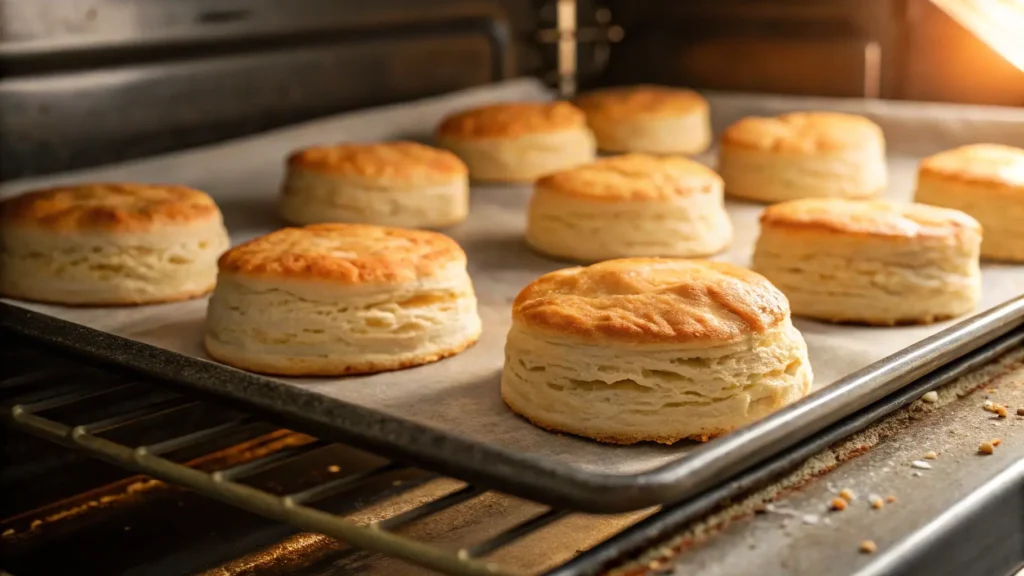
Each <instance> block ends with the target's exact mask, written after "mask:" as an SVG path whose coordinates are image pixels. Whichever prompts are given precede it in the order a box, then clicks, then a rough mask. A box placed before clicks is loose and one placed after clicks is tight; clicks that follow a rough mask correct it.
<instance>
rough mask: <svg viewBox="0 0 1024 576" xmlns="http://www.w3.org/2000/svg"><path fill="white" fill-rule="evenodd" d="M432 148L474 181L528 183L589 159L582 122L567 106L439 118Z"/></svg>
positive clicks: (509, 107)
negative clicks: (454, 158)
mask: <svg viewBox="0 0 1024 576" xmlns="http://www.w3.org/2000/svg"><path fill="white" fill-rule="evenodd" d="M436 139H437V144H438V145H439V146H441V147H442V148H446V149H448V150H451V151H452V152H454V153H455V154H457V155H458V156H459V157H460V158H462V159H463V160H464V161H465V162H466V165H467V166H469V176H470V178H472V179H473V180H478V181H495V182H532V181H533V180H535V179H537V178H539V177H541V176H543V175H545V174H549V173H551V172H555V171H557V170H564V169H566V168H572V167H574V166H579V165H581V164H586V163H587V162H590V161H592V160H593V159H594V157H595V155H596V149H595V148H596V145H595V143H594V135H593V134H592V133H591V132H590V129H589V128H587V122H586V116H584V114H583V112H582V111H581V110H580V109H579V108H577V107H575V106H573V105H572V104H570V103H568V102H524V103H509V104H493V105H490V106H484V107H482V108H475V109H473V110H467V111H465V112H461V113H459V114H455V115H453V116H449V117H448V118H445V119H444V121H442V122H441V125H440V126H438V128H437V134H436Z"/></svg>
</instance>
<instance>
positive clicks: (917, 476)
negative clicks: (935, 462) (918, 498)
mask: <svg viewBox="0 0 1024 576" xmlns="http://www.w3.org/2000/svg"><path fill="white" fill-rule="evenodd" d="M911 476H913V477H914V478H920V477H921V476H924V474H921V473H920V472H918V471H917V470H915V471H914V472H913V473H912V474H911Z"/></svg>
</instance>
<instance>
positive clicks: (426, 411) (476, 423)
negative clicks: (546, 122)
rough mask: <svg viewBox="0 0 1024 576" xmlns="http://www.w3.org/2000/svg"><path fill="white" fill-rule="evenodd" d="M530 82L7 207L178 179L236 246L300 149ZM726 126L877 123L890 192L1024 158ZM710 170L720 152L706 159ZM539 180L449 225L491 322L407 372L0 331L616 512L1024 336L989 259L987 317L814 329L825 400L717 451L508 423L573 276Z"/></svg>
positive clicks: (398, 125)
mask: <svg viewBox="0 0 1024 576" xmlns="http://www.w3.org/2000/svg"><path fill="white" fill-rule="evenodd" d="M549 97H550V95H549V93H548V91H547V90H546V89H544V88H543V87H542V86H540V85H539V84H538V83H536V82H534V81H530V80H526V81H523V80H520V81H514V82H509V83H503V84H498V85H493V86H489V87H484V88H480V89H475V90H471V91H467V92H464V93H459V94H452V95H448V96H444V97H440V98H435V99H431V100H427V101H422V102H417V103H412V104H406V105H400V106H392V107H387V108H383V109H377V110H371V111H364V112H360V113H356V114H348V115H343V116H338V117H334V118H329V119H324V120H320V121H316V122H311V123H307V124H302V125H298V126H294V127H290V128H286V129H282V130H277V131H273V132H270V133H266V134H263V135H259V136H256V137H252V138H247V139H243V140H239V141H233V142H228V143H224V144H220V145H217V146H212V147H207V148H202V149H197V150H193V151H188V152H183V153H178V154H173V155H169V156H164V157H160V158H152V159H148V160H143V161H137V162H132V163H128V164H123V165H119V166H111V167H106V168H100V169H95V170H90V171H85V172H79V173H69V174H64V175H60V176H58V177H51V178H45V179H35V180H28V181H22V182H13V183H10V184H7V185H4V186H3V187H2V188H0V195H3V196H6V195H9V194H14V193H17V192H19V191H22V190H25V189H28V188H33V187H36V186H42V185H49V184H54V183H58V182H66V181H75V180H140V181H174V182H181V183H185V184H189V185H193V186H196V187H199V188H202V189H204V190H207V191H208V192H210V193H211V194H212V195H213V196H214V198H216V199H217V201H218V203H219V204H220V205H221V208H222V210H223V212H224V214H225V219H226V222H227V225H228V227H229V230H230V231H231V233H232V238H233V240H234V241H235V242H240V241H244V240H247V239H249V238H251V237H253V236H256V235H258V234H262V233H265V232H268V231H270V230H272V229H275V228H277V227H280V226H281V225H282V223H281V222H279V221H278V219H277V217H276V215H275V210H274V204H275V199H276V195H277V193H278V186H279V183H280V179H281V172H282V160H283V158H284V157H285V156H286V155H287V153H288V152H290V151H291V150H293V149H295V148H298V147H301V146H306V145H311V144H317V143H323V142H331V141H339V140H376V139H389V138H415V139H421V140H427V139H429V134H430V130H431V128H432V127H433V126H434V125H435V124H436V122H437V121H438V119H439V118H440V117H442V116H443V115H444V114H446V113H449V112H451V111H453V110H456V109H460V108H464V107H466V106H470V105H476V104H480V103H483V102H492V101H497V100H514V99H544V98H549ZM709 100H710V102H711V106H712V111H713V125H714V126H715V128H716V130H720V129H721V128H722V127H723V126H724V125H725V124H727V123H729V122H731V121H733V120H735V119H736V118H738V117H740V116H742V115H746V114H754V113H778V112H782V111H786V110H794V109H812V108H813V109H840V110H846V111H851V112H860V113H865V114H868V115H870V116H872V117H873V118H875V119H876V121H878V122H879V123H880V124H881V125H882V127H883V129H884V130H885V131H886V136H887V139H888V142H889V148H890V151H891V158H890V160H891V162H890V171H891V174H892V186H891V195H892V196H894V197H897V198H907V197H908V196H909V194H910V191H911V189H912V184H913V169H914V166H915V165H916V161H917V159H918V158H919V157H920V156H922V155H924V154H927V153H931V152H934V151H937V150H941V149H944V148H948V147H951V146H955V145H960V144H965V143H969V142H973V141H996V142H1005V143H1007V144H1015V145H1018V146H1024V113H1021V111H1013V110H996V109H987V108H972V107H959V106H934V105H925V106H922V105H912V104H908V103H883V102H868V101H862V100H855V101H843V100H826V99H805V98H782V97H754V96H749V95H731V94H711V95H709ZM698 159H700V160H703V161H707V162H709V163H710V162H711V160H712V159H713V155H712V154H708V155H704V156H702V157H700V158H698ZM529 193H530V190H529V188H528V187H523V186H474V187H473V191H472V209H471V217H470V219H469V221H467V222H466V223H464V224H462V225H459V226H456V227H453V228H452V229H449V230H447V231H446V232H447V233H449V234H450V235H451V236H452V237H454V238H455V239H456V240H458V241H459V242H460V244H462V246H463V247H464V248H465V250H466V252H467V254H468V255H469V260H470V273H471V275H472V277H473V280H474V284H475V286H476V288H477V292H478V296H479V300H480V313H481V316H482V317H483V320H484V326H485V329H484V334H483V336H482V338H481V341H480V342H479V343H478V344H477V345H476V346H475V347H473V348H471V349H470V350H468V351H467V352H465V353H463V354H460V355H458V356H455V357H454V358H450V359H447V360H444V361H441V362H438V363H435V364H431V365H428V366H423V367H418V368H414V369H409V370H403V371H399V372H390V373H385V374H379V375H373V376H364V377H351V378H343V379H284V378H270V377H263V376H258V375H254V374H250V373H246V372H242V371H239V370H235V369H232V368H229V367H226V366H222V365H219V364H216V363H213V362H211V361H208V360H207V359H206V356H205V354H204V353H203V350H202V347H201V340H202V323H203V317H204V314H205V301H203V300H196V301H191V302H184V303H176V304H167V305H158V306H147V307H139V308H114V309H108V308H104V309H88V308H65V307H59V306H47V305H37V304H26V303H16V302H12V301H6V302H7V303H8V304H11V305H3V307H2V308H0V322H2V323H3V324H4V325H6V326H8V327H9V328H11V329H12V330H15V331H16V332H19V333H21V334H24V335H27V336H31V337H34V338H38V339H41V340H44V341H47V342H50V343H53V344H57V345H59V346H61V347H64V348H67V349H70V350H73V351H76V352H78V353H80V354H84V355H86V356H89V357H92V358H94V359H95V360H97V361H100V362H105V363H110V364H115V365H123V366H126V367H129V368H134V369H137V370H141V371H143V372H145V373H147V374H150V375H153V376H156V377H159V378H161V379H163V380H165V381H167V382H169V383H173V384H178V385H186V386H190V387H192V388H195V389H198V390H202V391H206V392H210V393H213V394H216V395H218V396H222V397H227V398H230V399H234V400H237V401H240V402H244V403H246V404H248V405H250V406H255V407H257V408H259V409H262V410H265V411H269V412H274V413H276V414H278V415H280V416H282V417H284V418H286V419H288V420H290V421H294V422H296V423H299V424H302V425H303V426H305V427H307V428H310V429H312V430H314V431H316V432H317V433H319V434H321V435H324V436H327V437H332V438H336V439H338V440H342V441H346V442H351V443H354V444H358V445H360V446H363V447H367V448H370V449H372V450H375V451H377V452H380V453H383V454H386V455H388V456H390V457H393V458H399V459H403V460H407V461H411V462H414V463H417V464H420V465H423V466H426V467H429V468H432V469H434V470H437V471H439V472H443V473H445V474H449V475H452V476H456V477H459V478H462V479H465V480H468V481H470V482H474V483H476V484H479V485H482V486H486V487H489V488H494V489H498V490H502V491H505V492H508V493H512V494H516V495H520V496H524V497H527V498H530V499H533V500H536V501H539V502H544V503H547V504H550V505H553V506H558V507H566V508H573V509H579V510H585V511H592V512H616V511H624V510H630V509H637V508H643V507H646V506H651V505H655V504H661V503H665V502H669V501H678V500H682V499H685V498H688V497H691V496H694V495H696V494H697V493H699V492H701V491H703V490H705V489H707V488H709V487H711V486H713V485H716V484H718V483H721V482H723V481H725V480H726V479H728V478H729V477H731V476H733V475H734V474H736V473H738V472H740V471H742V470H743V469H745V468H747V467H749V466H753V465H755V464H757V463H758V462H760V461H762V460H763V459H764V458H767V457H770V456H772V455H773V454H777V453H778V452H779V451H781V450H783V449H785V448H787V447H790V446H792V445H793V444H794V443H796V442H799V441H801V440H803V439H805V438H807V437H809V436H810V435H812V434H814V433H815V432H818V431H821V430H822V429H824V428H825V427H826V426H828V425H830V424H833V423H835V422H837V421H839V420H840V419H842V418H843V417H845V416H848V415H850V414H852V413H854V412H856V411H857V410H859V409H861V408H864V407H865V406H867V405H869V404H871V403H872V402H875V401H877V400H879V399H881V398H883V397H884V396H886V395H887V394H889V393H892V392H894V391H896V390H898V389H900V388H901V387H902V386H904V385H906V384H908V383H910V382H912V381H914V380H915V379H917V378H919V377H921V376H922V375H924V374H927V373H929V372H931V371H933V370H935V369H937V368H938V367H940V366H942V365H944V364H945V363H947V362H949V361H951V360H953V359H955V358H958V357H960V356H962V355H964V354H967V353H969V352H970V351H972V350H974V349H976V348H978V347H980V346H982V345H984V344H985V343H987V342H990V341H992V340H993V339H995V338H998V337H999V336H1000V335H1002V334H1005V333H1007V332H1008V331H1010V330H1012V329H1013V328H1015V327H1017V326H1020V325H1022V324H1024V298H1022V297H1020V295H1021V292H1022V287H1024V267H1022V266H1010V265H997V264H985V265H984V267H983V275H984V286H985V288H984V296H983V302H982V307H981V309H982V310H986V311H985V312H982V313H981V314H979V315H977V316H974V317H972V318H968V319H966V320H961V321H960V322H946V323H940V324H936V325H932V326H917V327H898V328H870V327H857V326H832V325H826V324H821V323H817V322H812V321H805V320H798V321H797V322H796V324H797V326H798V328H800V329H801V331H802V332H803V333H804V335H805V338H806V340H807V342H808V346H809V349H810V357H811V363H812V365H813V366H814V369H815V374H816V383H815V386H816V389H817V391H816V392H815V393H814V394H812V395H811V396H809V397H808V398H806V399H804V400H803V401H801V402H799V403H797V404H795V405H793V406H790V407H788V408H786V409H784V410H782V411H780V412H778V413H776V414H774V415H773V416H771V417H769V418H767V419H765V420H763V421H761V422H759V423H757V424H755V425H753V426H750V427H747V428H745V429H743V430H740V431H737V432H735V433H733V434H731V435H729V436H726V437H724V438H720V439H717V440H713V441H711V442H708V443H706V444H703V445H699V444H694V443H678V444H676V445H673V446H670V447H669V446H657V445H651V444H642V445H636V446H627V447H622V446H607V445H603V444H599V443H596V442H591V441H589V440H584V439H580V438H575V437H572V436H563V435H557V434H551V433H548V432H544V431H542V430H539V429H537V428H534V427H533V426H531V425H530V424H528V423H527V422H525V421H524V420H522V419H520V418H518V417H517V416H515V415H513V414H512V413H511V412H509V411H508V410H507V409H506V408H505V407H504V405H503V404H502V402H501V399H500V396H499V393H498V381H499V377H500V370H501V363H502V360H503V353H502V347H503V344H504V336H505V332H506V331H507V329H508V325H509V323H510V318H509V305H510V302H511V300H512V299H513V298H514V296H515V295H516V293H517V292H518V291H519V289H520V288H522V286H524V285H525V284H526V283H528V282H529V281H530V280H532V279H533V278H534V277H536V276H538V275H540V274H542V273H545V272H548V271H551V270H555V269H558V268H561V267H564V266H567V265H568V264H566V263H562V262H556V261H552V260H549V259H547V258H544V257H542V256H539V255H537V254H534V253H532V252H531V251H529V250H528V249H527V248H526V247H525V245H524V243H523V242H522V239H521V238H522V226H523V213H524V206H525V203H526V201H527V199H528V197H529ZM761 208H762V207H761V206H759V205H755V204H749V203H740V202H729V205H728V209H729V211H730V214H731V216H732V218H733V220H734V223H735V224H736V228H737V237H736V241H735V243H734V246H733V248H732V249H731V250H730V251H729V252H728V253H727V254H724V255H722V256H721V257H720V258H721V259H723V260H729V261H733V262H735V263H738V264H741V265H746V264H747V263H748V262H749V257H750V252H751V250H752V247H753V242H754V239H755V238H756V234H757V224H756V221H757V216H758V214H759V212H760V210H761Z"/></svg>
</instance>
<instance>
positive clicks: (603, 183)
mask: <svg viewBox="0 0 1024 576" xmlns="http://www.w3.org/2000/svg"><path fill="white" fill-rule="evenodd" d="M536 188H537V190H538V191H542V192H543V193H554V194H562V195H565V196H575V197H581V198H587V199H591V200H606V201H609V202H614V201H620V200H622V201H628V200H636V201H645V200H647V201H651V200H671V199H673V198H678V197H680V196H689V195H693V194H702V193H709V192H711V191H713V190H715V189H717V190H721V189H722V178H721V177H719V175H718V174H716V173H715V172H714V170H711V169H710V168H708V167H706V166H704V165H703V164H700V163H699V162H695V161H693V160H690V159H688V158H683V157H681V156H649V155H646V154H623V155H621V156H612V157H611V158H604V159H602V160H598V161H597V162H593V163H591V164H587V165H584V166H580V167H577V168H572V169H569V170H564V171H561V172H555V173H554V174H550V175H548V176H545V177H543V178H541V179H540V180H538V181H537V183H536Z"/></svg>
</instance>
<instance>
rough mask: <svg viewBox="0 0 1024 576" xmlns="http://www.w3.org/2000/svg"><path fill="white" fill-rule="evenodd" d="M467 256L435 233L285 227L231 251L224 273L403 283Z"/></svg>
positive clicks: (338, 226) (362, 226)
mask: <svg viewBox="0 0 1024 576" xmlns="http://www.w3.org/2000/svg"><path fill="white" fill-rule="evenodd" d="M465 262H466V253H465V252H463V251H462V248H460V247H459V245H458V243H456V242H455V241H454V240H452V239H451V238H449V237H447V236H445V235H443V234H439V233H437V232H428V231H425V230H407V229H404V228H388V227H385V226H371V225H367V224H313V225H310V226H305V227H302V228H284V229H281V230H278V231H276V232H272V233H270V234H267V235H266V236H261V237H259V238H256V239H254V240H250V241H249V242H246V243H244V244H242V245H240V246H236V247H235V248H232V249H231V250H228V251H227V252H225V253H224V255H223V256H221V258H220V261H219V262H218V264H219V267H220V271H221V272H222V273H223V272H227V273H232V274H240V275H247V276H264V277H278V278H293V279H301V280H326V281H330V282H336V283H342V284H399V283H405V282H413V281H415V280H417V279H419V278H425V277H429V276H433V275H435V274H437V273H439V272H442V271H444V270H446V269H448V268H449V267H450V266H451V265H453V264H456V263H461V264H465Z"/></svg>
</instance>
